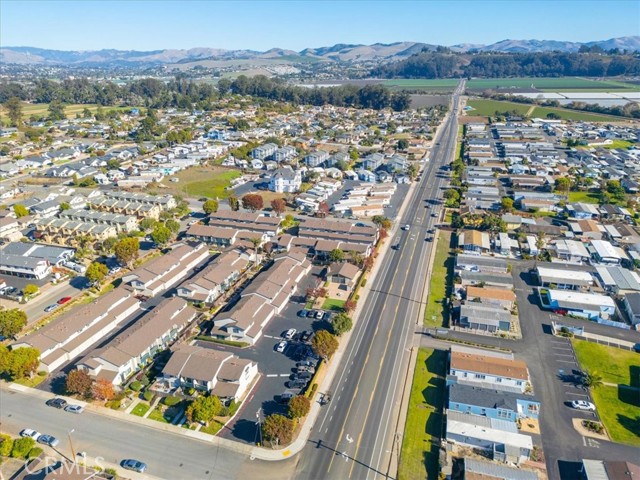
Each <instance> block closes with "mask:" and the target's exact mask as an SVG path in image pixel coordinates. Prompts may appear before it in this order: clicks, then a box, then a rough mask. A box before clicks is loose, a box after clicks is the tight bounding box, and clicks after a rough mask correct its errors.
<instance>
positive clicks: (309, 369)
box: [296, 365, 316, 373]
mask: <svg viewBox="0 0 640 480" xmlns="http://www.w3.org/2000/svg"><path fill="white" fill-rule="evenodd" d="M296 372H297V373H300V372H310V373H316V369H315V368H313V367H305V366H303V365H300V366H299V367H296Z"/></svg>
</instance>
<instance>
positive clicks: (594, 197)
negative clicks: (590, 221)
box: [568, 191, 600, 203]
mask: <svg viewBox="0 0 640 480" xmlns="http://www.w3.org/2000/svg"><path fill="white" fill-rule="evenodd" d="M568 197H569V203H578V202H579V203H598V202H599V200H600V197H599V196H598V194H597V193H594V192H588V191H579V192H569V195H568Z"/></svg>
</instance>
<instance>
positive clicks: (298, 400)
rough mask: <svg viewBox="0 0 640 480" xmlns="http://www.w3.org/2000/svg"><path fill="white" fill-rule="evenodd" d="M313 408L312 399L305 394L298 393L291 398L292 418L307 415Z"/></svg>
mask: <svg viewBox="0 0 640 480" xmlns="http://www.w3.org/2000/svg"><path fill="white" fill-rule="evenodd" d="M309 410H311V401H310V400H309V398H307V397H305V396H304V395H296V396H295V397H293V398H292V399H291V400H289V416H290V417H291V418H302V417H305V416H306V415H307V414H308V413H309Z"/></svg>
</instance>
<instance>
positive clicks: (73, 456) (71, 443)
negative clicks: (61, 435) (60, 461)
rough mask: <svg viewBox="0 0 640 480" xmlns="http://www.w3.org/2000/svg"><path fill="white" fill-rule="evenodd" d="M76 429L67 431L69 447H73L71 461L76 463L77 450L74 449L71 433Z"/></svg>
mask: <svg viewBox="0 0 640 480" xmlns="http://www.w3.org/2000/svg"><path fill="white" fill-rule="evenodd" d="M74 430H75V429H73V428H72V429H71V430H69V431H68V432H67V436H68V437H69V447H70V448H71V461H72V462H73V463H76V451H75V450H74V449H73V442H72V441H71V434H72V433H73V432H74Z"/></svg>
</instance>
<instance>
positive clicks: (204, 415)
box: [186, 395, 223, 423]
mask: <svg viewBox="0 0 640 480" xmlns="http://www.w3.org/2000/svg"><path fill="white" fill-rule="evenodd" d="M222 409H223V406H222V402H220V399H219V398H218V397H217V396H215V395H209V396H208V397H204V396H201V397H198V398H196V399H195V400H194V401H193V402H191V404H190V405H189V406H188V407H187V411H186V415H187V418H188V419H189V421H190V422H203V423H209V422H210V421H211V420H213V418H214V417H216V416H218V415H220V414H221V413H222Z"/></svg>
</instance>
